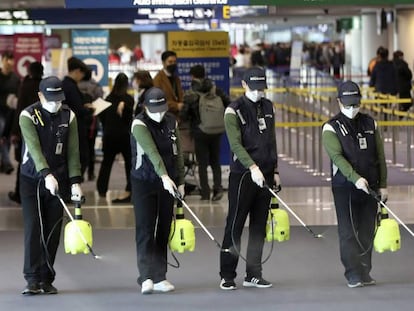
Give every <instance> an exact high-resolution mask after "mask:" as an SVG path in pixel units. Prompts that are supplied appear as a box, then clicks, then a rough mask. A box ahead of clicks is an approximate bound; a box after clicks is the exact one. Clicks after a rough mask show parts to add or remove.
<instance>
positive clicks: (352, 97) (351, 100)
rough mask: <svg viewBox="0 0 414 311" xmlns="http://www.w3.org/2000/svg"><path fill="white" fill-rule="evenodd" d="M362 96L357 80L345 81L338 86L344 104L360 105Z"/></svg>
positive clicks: (339, 95) (339, 96)
mask: <svg viewBox="0 0 414 311" xmlns="http://www.w3.org/2000/svg"><path fill="white" fill-rule="evenodd" d="M361 97H362V96H361V91H360V89H359V86H358V84H356V83H355V82H352V81H345V82H343V83H341V84H340V85H339V86H338V98H339V99H340V100H341V103H342V104H343V105H344V106H359V105H360V103H361Z"/></svg>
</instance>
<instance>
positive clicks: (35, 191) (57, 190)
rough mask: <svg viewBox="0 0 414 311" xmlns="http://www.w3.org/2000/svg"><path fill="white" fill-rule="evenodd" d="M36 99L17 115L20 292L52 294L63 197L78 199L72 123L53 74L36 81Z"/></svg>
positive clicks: (75, 134) (76, 149)
mask: <svg viewBox="0 0 414 311" xmlns="http://www.w3.org/2000/svg"><path fill="white" fill-rule="evenodd" d="M38 95H39V99H40V102H36V103H34V104H32V105H30V106H29V107H27V108H25V109H24V110H23V111H22V112H21V114H20V117H19V125H20V128H21V133H22V137H23V155H22V163H21V169H20V197H21V201H22V208H23V224H24V268H23V273H24V278H25V279H26V281H27V286H26V287H25V288H24V289H23V291H22V294H23V295H35V294H40V293H44V294H57V292H58V290H57V289H56V287H54V286H53V285H52V283H53V281H54V280H55V275H56V273H55V270H54V269H53V265H54V262H55V258H56V252H57V249H58V246H59V239H60V232H61V225H62V218H63V206H62V204H61V202H60V200H59V198H58V195H59V196H60V197H61V198H63V199H64V200H69V199H71V200H72V201H74V202H80V201H81V199H82V196H83V195H82V190H81V187H80V185H79V183H80V182H81V173H80V162H79V145H78V127H77V124H76V117H75V114H74V113H73V112H72V111H71V110H70V109H69V108H68V107H67V106H66V105H62V102H63V100H64V99H65V95H64V93H63V88H62V82H61V81H60V80H59V79H58V78H57V77H54V76H51V77H48V78H45V79H43V80H42V81H41V82H40V84H39V94H38Z"/></svg>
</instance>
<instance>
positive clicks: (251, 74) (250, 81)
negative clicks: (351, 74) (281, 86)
mask: <svg viewBox="0 0 414 311" xmlns="http://www.w3.org/2000/svg"><path fill="white" fill-rule="evenodd" d="M242 80H243V81H244V82H246V83H247V86H248V87H249V89H251V90H264V89H267V83H266V72H265V71H264V69H262V68H259V67H252V68H248V69H247V70H246V71H245V72H244V74H243V79H242Z"/></svg>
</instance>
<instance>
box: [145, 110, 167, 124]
mask: <svg viewBox="0 0 414 311" xmlns="http://www.w3.org/2000/svg"><path fill="white" fill-rule="evenodd" d="M145 111H146V113H147V115H148V117H150V119H151V120H153V121H155V122H157V123H160V122H161V121H162V119H163V118H164V115H165V113H166V111H162V112H150V111H149V110H148V109H145Z"/></svg>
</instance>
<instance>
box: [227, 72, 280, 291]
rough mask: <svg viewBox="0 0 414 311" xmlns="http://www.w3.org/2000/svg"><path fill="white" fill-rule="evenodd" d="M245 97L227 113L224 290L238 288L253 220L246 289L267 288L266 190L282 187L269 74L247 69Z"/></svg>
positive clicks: (231, 105)
mask: <svg viewBox="0 0 414 311" xmlns="http://www.w3.org/2000/svg"><path fill="white" fill-rule="evenodd" d="M242 86H243V88H244V89H245V94H244V95H243V96H241V97H239V98H238V99H237V100H236V101H234V102H232V103H231V104H230V105H229V106H228V107H227V108H226V111H225V115H224V120H225V126H226V134H227V137H228V139H229V143H230V148H231V151H232V161H231V163H230V176H229V190H228V198H229V211H228V216H227V220H226V228H225V232H224V239H223V244H222V248H223V249H222V251H221V255H220V276H221V282H220V288H221V289H223V290H232V289H236V283H235V281H234V279H235V278H236V267H237V263H238V259H239V256H238V254H239V253H240V237H241V234H242V231H243V227H244V224H245V222H246V218H247V216H248V215H250V223H249V240H248V245H247V257H246V277H245V279H244V282H243V286H245V287H257V288H267V287H271V286H272V284H271V283H269V282H268V281H266V280H265V279H263V277H262V262H261V260H262V251H263V244H264V239H265V234H266V228H265V227H266V219H267V215H268V209H269V204H270V192H269V191H268V189H266V188H264V185H265V184H266V185H269V186H272V185H274V184H275V185H276V186H277V187H279V186H280V178H279V173H278V170H277V150H276V137H275V125H274V124H275V118H274V111H273V104H272V102H271V101H270V100H268V99H266V98H264V90H265V89H266V88H267V84H266V75H265V71H264V70H263V69H261V68H258V67H252V68H249V69H247V70H246V72H245V74H244V75H243V79H242Z"/></svg>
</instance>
